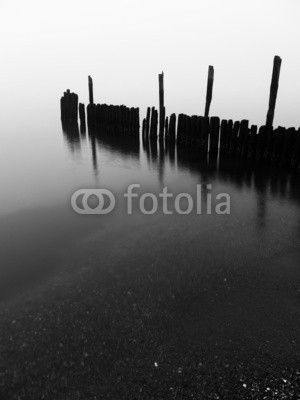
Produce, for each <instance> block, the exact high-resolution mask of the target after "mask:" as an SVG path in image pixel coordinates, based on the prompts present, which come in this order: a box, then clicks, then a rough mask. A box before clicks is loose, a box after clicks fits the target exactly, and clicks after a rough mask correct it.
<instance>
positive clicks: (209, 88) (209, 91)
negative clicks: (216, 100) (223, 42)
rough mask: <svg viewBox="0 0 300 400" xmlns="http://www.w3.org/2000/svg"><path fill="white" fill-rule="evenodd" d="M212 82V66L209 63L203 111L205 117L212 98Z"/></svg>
mask: <svg viewBox="0 0 300 400" xmlns="http://www.w3.org/2000/svg"><path fill="white" fill-rule="evenodd" d="M213 84H214V67H212V66H211V65H210V66H209V67H208V77H207V90H206V104H205V112H204V116H205V117H208V115H209V108H210V103H211V100H212V92H213Z"/></svg>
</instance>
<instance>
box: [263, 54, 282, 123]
mask: <svg viewBox="0 0 300 400" xmlns="http://www.w3.org/2000/svg"><path fill="white" fill-rule="evenodd" d="M280 68H281V58H280V57H278V56H275V57H274V62H273V74H272V81H271V87H270V99H269V109H268V113H267V121H266V126H273V121H274V112H275V105H276V98H277V92H278V82H279V75H280Z"/></svg>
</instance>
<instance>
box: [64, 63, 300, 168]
mask: <svg viewBox="0 0 300 400" xmlns="http://www.w3.org/2000/svg"><path fill="white" fill-rule="evenodd" d="M280 69H281V58H280V57H278V56H275V57H274V63H273V73H272V79H271V85H270V96H269V105H268V111H267V117H266V124H265V125H263V126H261V127H258V126H256V125H250V123H249V121H248V120H246V119H244V120H242V121H233V120H225V119H223V120H220V118H219V117H218V116H209V111H210V105H211V102H212V94H213V84H214V68H213V66H209V68H208V78H207V91H206V102H205V109H204V115H203V116H200V115H192V116H189V115H185V114H179V115H178V116H176V114H174V113H172V114H171V115H170V116H167V115H166V108H165V101H164V73H163V72H162V73H161V74H159V75H158V87H159V109H158V110H157V109H156V108H155V107H154V106H152V107H148V108H147V112H146V116H145V118H144V119H143V121H142V126H141V128H142V129H141V134H142V139H143V141H144V142H147V141H151V142H153V141H156V140H157V139H159V141H165V142H166V143H170V144H171V145H172V144H175V143H176V145H177V147H178V146H181V147H192V148H197V149H198V152H199V154H203V155H205V154H209V156H210V157H217V156H219V157H229V158H240V159H244V160H250V161H251V162H254V163H265V164H269V165H273V166H276V167H279V168H284V169H292V170H297V171H299V169H300V129H298V130H296V129H295V128H288V129H286V128H284V127H281V126H279V127H277V128H274V127H273V121H274V115H275V106H276V99H277V93H278V86H279V76H280ZM88 89H89V104H88V106H87V107H86V108H85V106H84V104H83V103H80V104H79V107H78V95H77V94H75V93H71V92H70V90H67V91H66V92H64V95H63V97H62V98H61V120H62V124H63V127H64V129H65V128H66V126H72V125H74V124H77V121H78V110H79V118H80V131H81V133H84V132H85V127H86V123H87V125H88V130H89V133H90V134H93V135H97V134H102V133H104V132H105V133H108V134H110V135H115V136H119V135H123V136H124V135H125V136H126V135H128V136H130V137H137V138H138V137H139V136H140V111H139V108H134V107H131V108H129V107H126V106H125V105H120V106H117V105H107V104H95V103H94V92H93V80H92V78H91V77H90V76H89V77H88ZM86 115H87V118H86Z"/></svg>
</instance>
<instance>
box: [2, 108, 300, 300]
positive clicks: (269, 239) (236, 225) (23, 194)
mask: <svg viewBox="0 0 300 400" xmlns="http://www.w3.org/2000/svg"><path fill="white" fill-rule="evenodd" d="M56 111H57V110H55V112H52V113H50V112H48V113H46V112H45V119H39V120H38V122H37V123H32V122H31V121H30V122H29V120H26V119H24V120H23V121H17V125H16V126H15V125H14V123H12V124H10V125H9V126H7V128H6V131H5V132H4V134H2V136H1V148H2V152H1V161H0V163H1V168H0V181H1V193H0V207H1V208H0V220H1V224H0V238H1V247H2V251H1V256H0V257H1V262H0V273H1V283H0V285H1V287H2V289H3V290H2V294H3V295H4V294H5V295H6V294H7V293H6V292H9V293H10V294H12V293H14V291H13V289H14V288H19V287H20V286H22V287H26V285H27V284H32V282H36V278H38V279H37V281H39V279H44V278H45V277H47V276H49V275H51V274H55V273H58V271H59V270H60V268H62V266H61V265H62V264H63V260H64V258H63V255H67V258H69V260H72V257H73V252H71V251H69V253H68V249H70V246H74V245H75V243H81V242H82V243H83V244H82V246H83V247H84V241H85V240H86V239H87V238H88V237H90V236H91V235H93V234H96V233H97V232H98V233H99V232H104V231H105V232H106V237H108V235H109V237H110V239H109V240H111V241H114V240H118V237H119V234H120V232H122V235H124V236H125V237H127V238H130V237H131V235H132V240H133V243H134V237H135V236H134V235H136V234H138V232H141V235H143V232H144V229H146V232H148V231H150V230H151V229H153V230H154V232H153V235H152V236H151V237H150V238H149V240H148V241H145V243H143V245H144V246H146V248H147V247H148V246H149V247H153V248H155V245H156V244H160V243H161V241H165V242H166V243H165V246H164V251H165V252H166V254H167V253H169V252H173V251H174V249H178V248H181V247H182V257H183V259H184V260H185V259H186V257H188V255H189V256H190V257H192V258H191V260H190V262H196V263H197V262H198V259H197V257H196V256H195V258H194V259H193V256H192V254H193V252H194V251H196V249H198V247H201V248H202V251H203V252H205V253H207V255H209V257H211V258H212V259H214V260H215V261H216V262H217V260H219V259H220V258H221V259H222V257H223V256H225V255H226V254H227V253H228V254H229V253H230V252H234V253H235V252H237V254H238V257H240V258H241V260H249V258H248V257H249V255H251V254H254V255H255V256H258V255H259V251H262V255H263V254H265V253H266V252H267V253H270V252H272V251H276V252H277V253H278V254H281V253H280V252H281V251H283V252H284V251H286V250H285V249H286V246H289V245H291V244H293V243H295V241H296V242H297V241H298V239H299V215H300V214H299V207H300V202H299V190H300V186H299V182H298V177H297V176H296V177H295V176H289V175H288V176H287V175H286V174H281V173H279V172H278V171H268V170H262V171H251V170H249V169H247V168H245V167H244V166H242V165H239V164H234V163H233V164H224V165H223V164H222V165H219V163H218V161H217V160H207V159H206V158H205V159H204V158H203V157H202V158H201V157H199V154H197V151H194V150H192V149H181V150H176V149H171V150H168V149H166V148H164V147H163V146H162V144H160V143H159V142H157V143H156V142H155V143H151V144H150V145H147V146H145V145H143V143H142V142H141V141H138V140H132V139H129V138H127V139H126V138H123V139H122V140H121V139H116V138H113V137H110V136H109V135H102V136H100V137H99V138H97V139H96V140H91V139H90V138H89V136H88V134H80V133H78V134H75V135H74V134H72V135H68V134H66V133H64V132H63V131H62V127H61V124H60V119H59V113H58V112H56ZM18 126H20V127H19V128H17V127H18ZM132 183H138V184H140V185H141V187H140V189H136V190H135V191H136V193H138V194H139V195H141V194H142V193H144V192H151V193H155V194H156V195H157V196H158V194H159V193H161V192H162V190H163V188H164V187H165V186H167V187H168V191H169V192H171V193H173V194H174V196H175V195H176V194H178V193H180V192H187V193H189V194H191V195H192V196H193V199H194V204H196V186H197V184H198V185H199V184H201V185H202V186H205V185H208V184H211V185H212V189H211V190H209V191H208V190H207V191H206V192H205V191H204V192H202V199H201V201H202V214H201V215H198V214H197V213H196V209H195V208H194V209H193V211H192V212H191V214H189V215H178V214H176V213H173V214H172V215H164V214H163V212H162V202H161V201H159V209H158V212H157V213H156V214H155V215H143V214H142V213H141V212H139V211H138V209H137V206H138V199H134V200H133V204H134V213H133V215H132V216H128V215H127V213H126V203H125V198H124V193H125V191H126V190H127V187H128V185H130V184H132ZM80 188H106V189H109V190H111V191H112V192H113V193H114V195H115V197H116V203H117V205H116V209H115V210H114V211H113V212H112V213H111V214H109V215H106V216H103V215H102V216H101V215H96V216H83V215H78V214H76V213H75V212H74V211H73V210H72V208H71V204H70V199H71V196H72V194H73V193H74V192H75V191H76V190H78V189H80ZM207 192H210V194H211V196H212V202H213V205H212V210H213V212H212V215H206V213H205V210H206V206H207ZM222 192H225V193H228V194H229V195H230V196H231V214H230V215H217V214H216V213H215V212H214V207H215V204H216V196H217V194H218V193H222ZM146 204H147V203H146ZM149 204H150V203H149ZM168 204H171V207H172V204H173V205H174V202H173V203H172V201H170V203H168ZM173 208H174V207H173ZM106 240H107V239H106ZM97 246H100V247H101V243H99V244H98V245H97ZM103 246H105V241H104V242H103ZM111 256H112V258H113V254H112V255H111ZM298 256H299V253H297V255H295V254H294V259H293V261H294V262H295V265H294V267H295V266H296V264H297V262H298V261H299V258H297V257H298ZM295 257H296V258H295ZM177 261H178V263H179V265H181V262H182V260H180V259H178V260H177ZM292 269H293V268H292ZM289 271H290V270H289ZM290 279H294V277H292V276H291V277H290Z"/></svg>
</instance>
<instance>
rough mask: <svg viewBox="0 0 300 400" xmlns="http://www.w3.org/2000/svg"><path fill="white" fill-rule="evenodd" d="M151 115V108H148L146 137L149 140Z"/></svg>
mask: <svg viewBox="0 0 300 400" xmlns="http://www.w3.org/2000/svg"><path fill="white" fill-rule="evenodd" d="M150 115H151V108H150V107H148V108H147V116H146V127H145V129H146V137H147V138H148V136H149V130H150Z"/></svg>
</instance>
